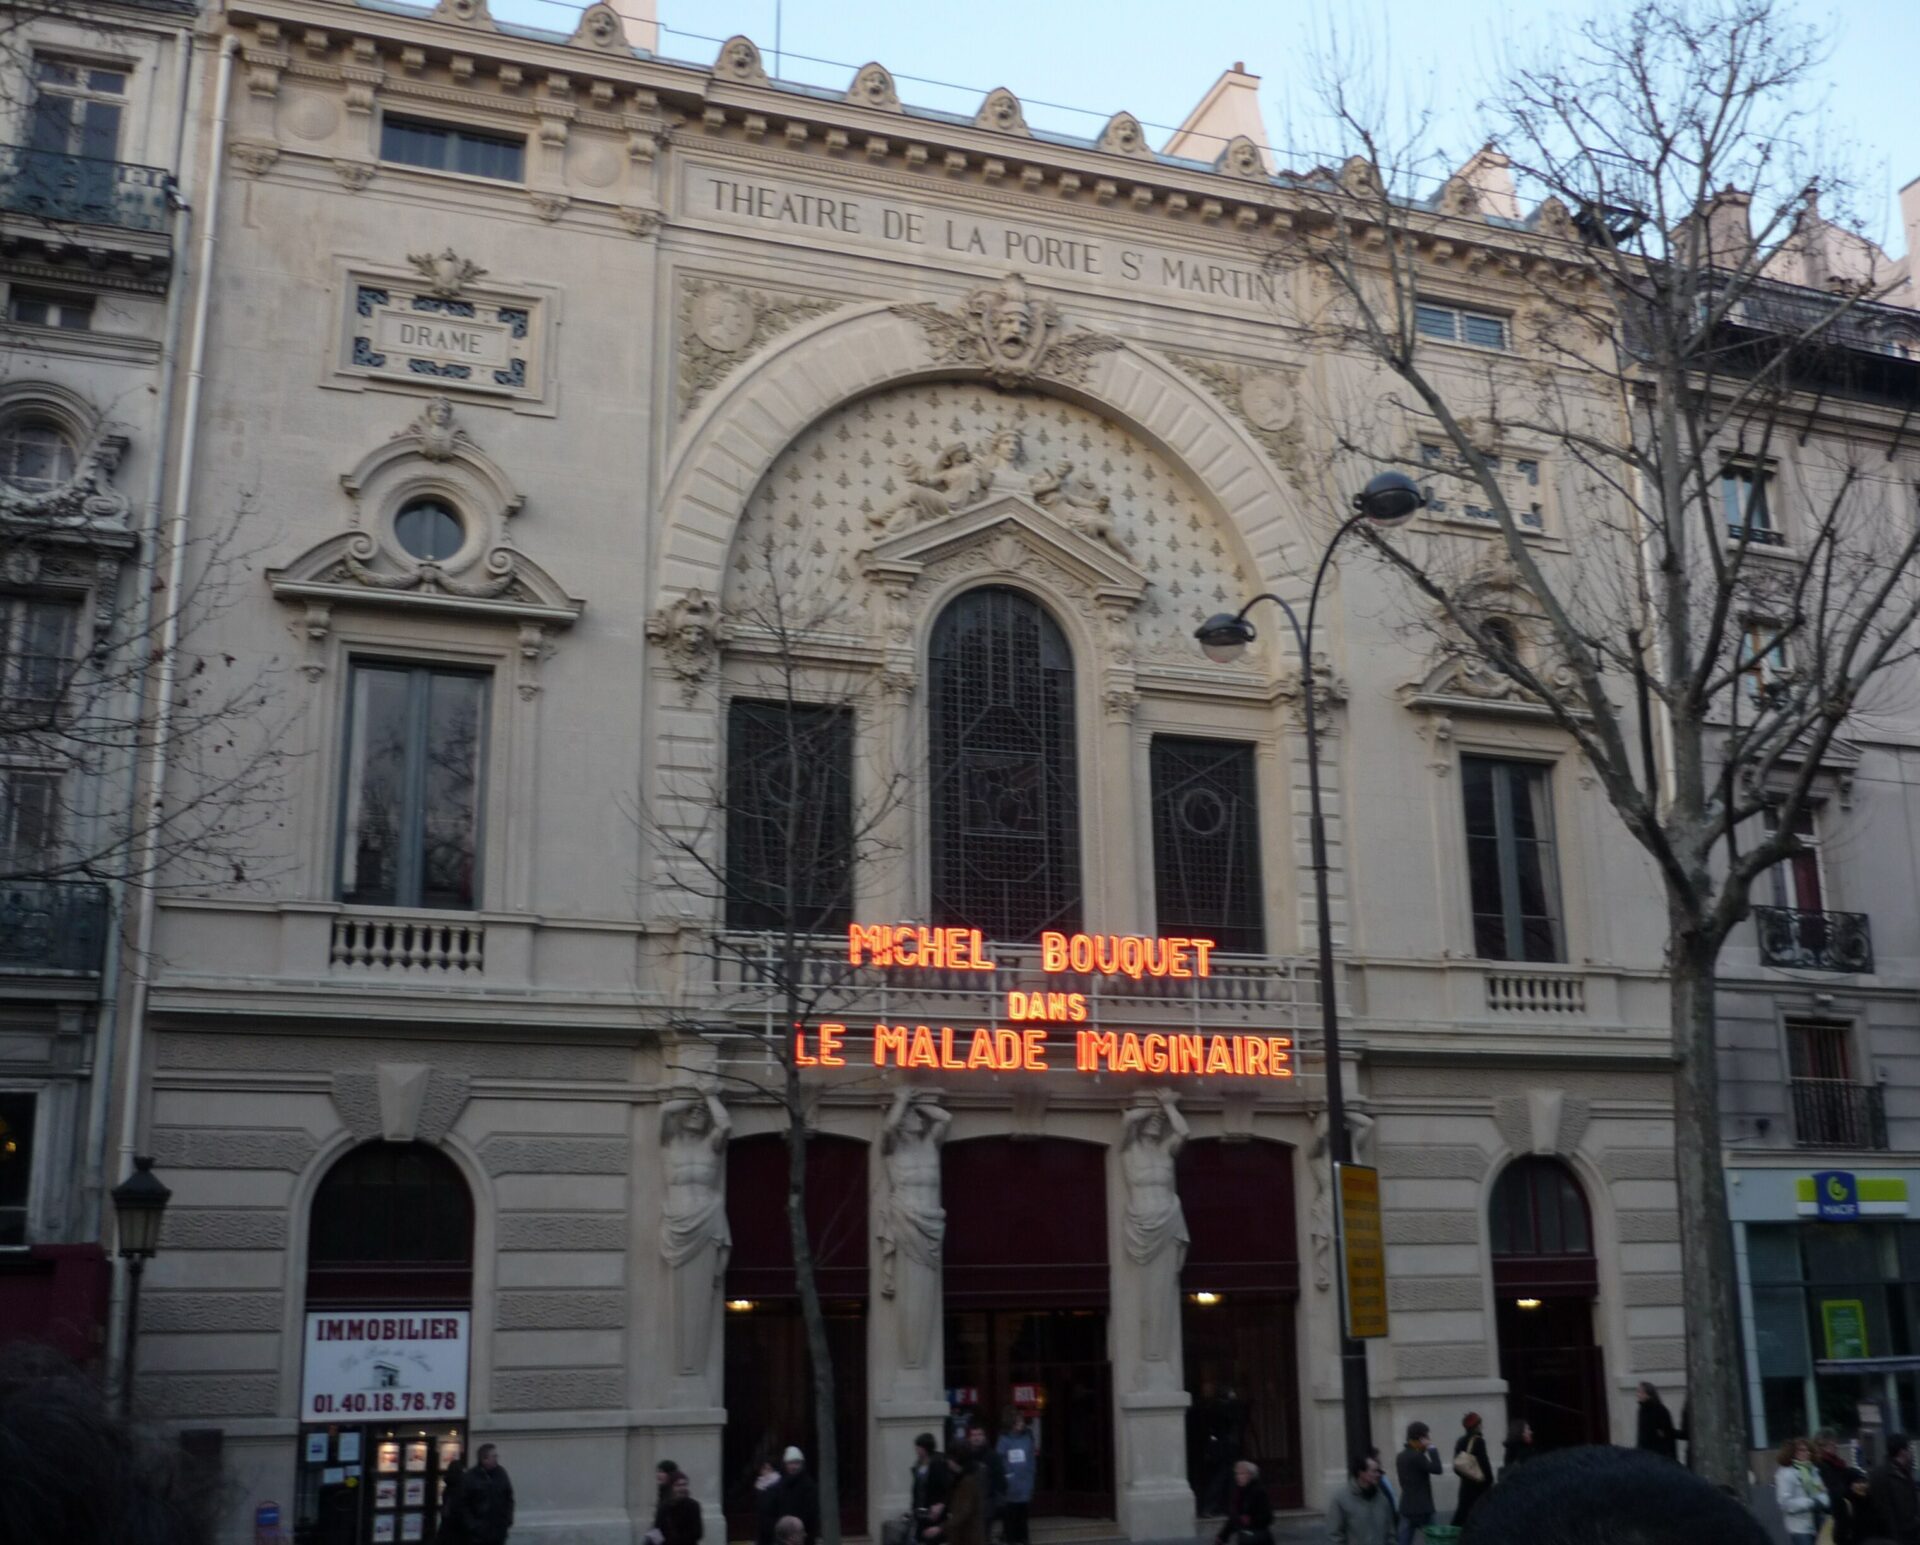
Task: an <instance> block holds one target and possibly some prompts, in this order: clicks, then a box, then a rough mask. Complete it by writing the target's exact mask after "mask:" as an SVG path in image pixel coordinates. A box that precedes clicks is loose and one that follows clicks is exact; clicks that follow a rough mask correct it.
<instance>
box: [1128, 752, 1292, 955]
mask: <svg viewBox="0 0 1920 1545" xmlns="http://www.w3.org/2000/svg"><path fill="white" fill-rule="evenodd" d="M1153 877H1154V892H1155V895H1156V896H1157V897H1158V899H1159V918H1160V932H1161V934H1162V935H1163V936H1176V935H1177V936H1184V937H1188V938H1202V939H1212V940H1213V941H1214V942H1215V943H1216V944H1217V945H1218V946H1219V947H1220V948H1221V949H1222V950H1227V951H1230V952H1232V953H1234V954H1241V955H1260V954H1264V953H1265V952H1266V948H1267V930H1266V918H1265V913H1264V908H1263V907H1262V904H1261V895H1260V822H1259V802H1258V800H1257V798H1256V797H1255V794H1254V781H1253V747H1252V746H1248V745H1240V744H1236V743H1234V742H1231V741H1224V740H1181V739H1176V738H1175V737H1173V736H1171V735H1156V736H1154V737H1153Z"/></svg>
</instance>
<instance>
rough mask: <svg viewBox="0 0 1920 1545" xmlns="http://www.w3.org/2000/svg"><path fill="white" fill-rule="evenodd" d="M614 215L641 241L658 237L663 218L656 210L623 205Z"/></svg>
mask: <svg viewBox="0 0 1920 1545" xmlns="http://www.w3.org/2000/svg"><path fill="white" fill-rule="evenodd" d="M614 213H615V214H616V215H617V216H619V219H620V223H621V224H622V225H624V226H625V227H626V228H627V229H628V230H629V231H631V232H632V233H633V234H634V235H635V236H638V237H640V238H641V239H642V240H645V239H646V238H647V237H649V236H656V235H658V234H659V232H660V226H661V222H662V221H663V220H664V218H665V217H664V216H663V215H662V214H661V213H660V211H659V210H657V209H640V208H638V207H636V206H635V205H632V204H623V205H621V206H620V208H618V209H616V210H615V211H614Z"/></svg>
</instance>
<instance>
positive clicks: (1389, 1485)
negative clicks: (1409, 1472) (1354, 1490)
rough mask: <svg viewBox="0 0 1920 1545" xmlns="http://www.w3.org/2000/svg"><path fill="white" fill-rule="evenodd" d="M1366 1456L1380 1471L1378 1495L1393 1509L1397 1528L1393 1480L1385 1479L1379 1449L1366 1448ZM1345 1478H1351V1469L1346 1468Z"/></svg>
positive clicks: (1398, 1502) (1398, 1506) (1398, 1508)
mask: <svg viewBox="0 0 1920 1545" xmlns="http://www.w3.org/2000/svg"><path fill="white" fill-rule="evenodd" d="M1367 1458H1369V1459H1371V1460H1372V1461H1373V1467H1374V1469H1376V1470H1378V1471H1379V1472H1380V1495H1381V1496H1383V1497H1385V1498H1386V1499H1387V1506H1388V1507H1390V1508H1392V1509H1393V1526H1394V1527H1395V1528H1396V1529H1397V1528H1399V1527H1400V1499H1399V1498H1398V1497H1396V1496H1395V1495H1394V1494H1393V1482H1392V1481H1390V1480H1388V1479H1387V1466H1386V1462H1385V1461H1384V1460H1383V1459H1381V1457H1380V1450H1379V1449H1377V1448H1370V1449H1368V1450H1367ZM1347 1478H1348V1479H1349V1480H1351V1479H1352V1478H1353V1474H1352V1470H1351V1469H1349V1470H1348V1474H1347Z"/></svg>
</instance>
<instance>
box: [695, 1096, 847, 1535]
mask: <svg viewBox="0 0 1920 1545" xmlns="http://www.w3.org/2000/svg"><path fill="white" fill-rule="evenodd" d="M806 1214H807V1238H808V1240H809V1241H810V1242H811V1243H812V1246H813V1257H814V1280H815V1281H816V1282H817V1283H818V1285H819V1288H820V1297H821V1300H822V1303H823V1306H824V1308H825V1310H826V1319H827V1345H828V1349H829V1351H830V1353H831V1354H832V1358H833V1383H834V1428H835V1436H836V1439H837V1441H838V1447H839V1464H838V1465H837V1467H836V1473H837V1475H838V1476H839V1481H840V1527H841V1530H842V1532H843V1533H847V1534H863V1533H865V1532H866V1518H867V1514H866V1498H867V1233H868V1227H867V1145H866V1144H865V1143H863V1142H860V1141H858V1140H857V1139H854V1138H850V1137H834V1136H831V1135H829V1134H825V1133H816V1134H814V1135H813V1136H812V1137H810V1138H809V1139H808V1141H807V1184H806ZM727 1227H728V1228H729V1229H730V1230H731V1231H732V1234H733V1253H732V1254H731V1255H730V1256H728V1258H727V1281H726V1298H727V1314H726V1331H725V1345H726V1351H725V1374H724V1385H725V1391H724V1394H723V1397H722V1398H723V1399H724V1401H725V1403H726V1408H727V1426H726V1432H725V1434H724V1436H723V1437H722V1439H721V1456H720V1462H721V1472H722V1473H721V1482H720V1485H721V1502H722V1506H723V1508H724V1509H725V1512H726V1519H727V1532H728V1535H729V1537H730V1538H733V1539H748V1540H750V1539H752V1538H753V1537H754V1529H755V1524H756V1517H755V1511H754V1501H755V1497H756V1493H755V1491H754V1485H753V1482H754V1476H755V1475H756V1473H757V1472H758V1469H759V1463H760V1461H761V1460H762V1459H771V1460H772V1461H773V1463H774V1464H775V1465H778V1464H779V1463H780V1455H781V1453H782V1451H783V1450H785V1448H786V1447H787V1445H788V1444H790V1443H791V1444H797V1445H798V1446H799V1448H800V1449H801V1451H802V1452H804V1453H805V1454H806V1456H807V1460H808V1464H809V1466H810V1467H812V1466H814V1465H817V1463H818V1458H819V1452H820V1430H819V1425H818V1423H817V1422H816V1421H815V1420H814V1410H813V1364H812V1360H811V1359H810V1358H809V1357H808V1355H807V1337H806V1326H805V1325H804V1323H803V1322H802V1320H801V1318H800V1282H799V1278H798V1277H797V1276H796V1275H795V1273H794V1269H793V1237H792V1232H791V1230H790V1229H789V1227H788V1223H787V1138H786V1134H785V1133H784V1132H770V1133H765V1134H762V1135H758V1136H754V1137H742V1138H738V1139H736V1140H735V1141H734V1142H732V1143H730V1144H729V1145H728V1147H727ZM669 1457H671V1456H669Z"/></svg>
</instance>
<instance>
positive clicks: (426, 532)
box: [393, 499, 467, 563]
mask: <svg viewBox="0 0 1920 1545" xmlns="http://www.w3.org/2000/svg"><path fill="white" fill-rule="evenodd" d="M393 535H394V540H395V541H397V542H398V543H399V544H400V546H401V547H402V548H403V549H404V550H405V551H406V552H408V553H409V554H411V555H412V556H413V557H415V558H419V559H421V560H422V561H423V562H433V563H439V562H442V561H443V560H445V559H448V558H451V557H452V556H453V555H454V554H455V553H457V552H459V551H460V549H461V547H462V546H463V545H464V544H465V543H466V540H467V528H466V526H465V525H464V524H463V523H462V521H461V519H460V517H459V516H458V515H456V514H454V512H453V511H452V510H451V509H449V508H448V507H447V506H446V505H444V504H442V503H441V502H440V501H439V500H438V499H415V500H414V501H413V502H412V503H410V504H408V505H406V506H405V507H404V508H402V509H401V511H400V513H399V514H398V515H396V516H394V518H393Z"/></svg>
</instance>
